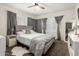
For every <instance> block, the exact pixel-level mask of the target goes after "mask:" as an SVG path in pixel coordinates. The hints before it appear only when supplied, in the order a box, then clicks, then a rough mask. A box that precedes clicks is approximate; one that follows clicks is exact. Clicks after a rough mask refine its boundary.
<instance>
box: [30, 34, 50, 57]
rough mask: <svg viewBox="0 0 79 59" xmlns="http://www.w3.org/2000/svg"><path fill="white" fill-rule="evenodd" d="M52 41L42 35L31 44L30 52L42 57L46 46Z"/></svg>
mask: <svg viewBox="0 0 79 59" xmlns="http://www.w3.org/2000/svg"><path fill="white" fill-rule="evenodd" d="M50 40H51V37H50V36H49V35H41V36H38V37H35V38H33V39H32V41H31V44H30V51H31V52H32V53H33V54H34V55H35V56H41V55H42V54H43V51H44V46H45V44H46V43H48V42H49V41H50Z"/></svg>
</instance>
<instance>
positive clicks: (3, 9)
mask: <svg viewBox="0 0 79 59" xmlns="http://www.w3.org/2000/svg"><path fill="white" fill-rule="evenodd" d="M7 11H12V12H15V13H16V14H17V19H18V20H22V19H23V18H24V19H23V20H25V19H26V20H27V17H33V16H31V15H30V14H28V13H26V12H23V11H21V10H18V9H16V8H13V7H11V6H8V5H5V4H0V35H4V36H5V35H6V33H7ZM20 17H21V18H20ZM26 20H25V21H26ZM23 22H24V21H23ZM23 22H22V23H23ZM18 23H19V24H21V23H20V22H18ZM25 23H27V21H26V22H24V23H23V24H25Z"/></svg>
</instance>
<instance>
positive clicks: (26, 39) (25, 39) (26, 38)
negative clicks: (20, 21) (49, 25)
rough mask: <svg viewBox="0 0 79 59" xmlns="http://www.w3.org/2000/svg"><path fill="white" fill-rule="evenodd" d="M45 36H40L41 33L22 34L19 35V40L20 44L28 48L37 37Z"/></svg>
mask: <svg viewBox="0 0 79 59" xmlns="http://www.w3.org/2000/svg"><path fill="white" fill-rule="evenodd" d="M43 35H45V34H40V33H36V34H20V35H17V40H18V41H19V42H20V43H23V44H25V45H27V46H30V43H31V40H32V39H33V38H35V37H38V36H43Z"/></svg>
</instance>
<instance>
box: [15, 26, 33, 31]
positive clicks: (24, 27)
mask: <svg viewBox="0 0 79 59" xmlns="http://www.w3.org/2000/svg"><path fill="white" fill-rule="evenodd" d="M23 29H29V30H30V29H32V26H25V25H16V32H18V31H22V30H23Z"/></svg>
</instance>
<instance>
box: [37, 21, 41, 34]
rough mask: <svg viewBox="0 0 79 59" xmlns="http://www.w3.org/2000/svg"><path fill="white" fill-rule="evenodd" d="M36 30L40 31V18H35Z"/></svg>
mask: <svg viewBox="0 0 79 59" xmlns="http://www.w3.org/2000/svg"><path fill="white" fill-rule="evenodd" d="M36 21H37V22H36V32H38V33H42V27H41V25H42V24H41V19H38V20H36Z"/></svg>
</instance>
